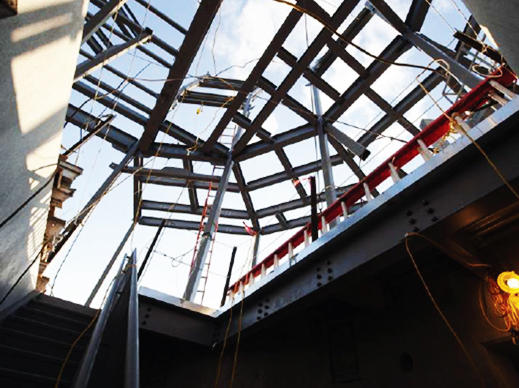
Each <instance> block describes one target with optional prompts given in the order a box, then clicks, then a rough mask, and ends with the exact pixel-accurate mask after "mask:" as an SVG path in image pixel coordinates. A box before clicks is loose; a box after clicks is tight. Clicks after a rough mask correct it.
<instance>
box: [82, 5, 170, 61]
mask: <svg viewBox="0 0 519 388" xmlns="http://www.w3.org/2000/svg"><path fill="white" fill-rule="evenodd" d="M90 1H91V3H92V4H94V5H96V6H97V7H102V6H103V3H102V2H101V1H100V0H90ZM114 21H115V23H116V24H117V25H118V26H119V28H120V29H121V31H122V32H123V34H124V36H125V37H127V38H126V39H130V38H131V35H132V34H129V33H128V32H127V31H125V30H126V29H125V28H124V27H125V26H128V27H129V28H130V29H131V30H132V31H133V32H134V34H133V35H134V36H135V37H138V36H139V35H141V34H142V33H144V31H145V29H144V28H142V26H141V25H140V24H139V23H137V22H135V21H133V20H131V19H129V18H128V17H127V16H126V15H125V14H123V13H121V12H119V13H118V14H117V17H116V18H114ZM105 26H106V27H108V28H109V29H110V31H111V32H112V33H114V35H115V32H116V30H115V29H114V28H113V27H112V26H110V25H108V24H105V25H103V27H105ZM117 32H118V31H117ZM117 35H118V36H119V37H120V38H122V36H120V35H119V33H118V34H117ZM126 39H124V40H126ZM151 43H153V44H155V45H156V46H157V47H159V48H161V49H162V50H164V51H165V52H167V53H168V54H170V55H171V56H173V57H175V56H177V55H178V51H177V50H176V49H174V48H173V47H171V46H170V45H169V44H167V43H166V42H164V41H163V40H162V39H160V38H159V37H157V36H155V35H153V36H152V37H151ZM152 54H154V53H152ZM153 56H154V57H155V55H153ZM155 58H157V57H155ZM155 58H154V59H155ZM158 58H160V56H159V57H158Z"/></svg>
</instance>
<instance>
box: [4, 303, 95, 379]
mask: <svg viewBox="0 0 519 388" xmlns="http://www.w3.org/2000/svg"><path fill="white" fill-rule="evenodd" d="M96 312H97V310H94V309H90V308H87V307H83V306H80V305H76V304H74V303H71V302H67V301H64V300H61V299H57V298H53V297H50V296H47V295H38V296H36V297H35V298H33V299H32V300H31V301H30V302H29V303H27V304H26V305H25V306H23V307H21V308H19V309H18V310H16V311H15V312H14V313H12V314H11V315H9V316H8V317H7V318H5V319H4V320H3V321H1V322H0V387H2V388H11V387H13V388H14V387H16V388H25V387H31V388H39V387H55V386H56V381H57V377H58V375H59V372H60V369H61V367H62V365H63V361H64V360H65V357H66V356H67V353H68V352H69V349H70V347H71V346H72V343H73V342H74V341H75V340H76V339H77V338H78V337H79V335H80V334H81V333H82V332H83V330H85V328H86V327H87V326H88V325H89V323H90V322H91V321H92V320H93V319H94V317H95V314H96ZM91 331H92V329H91V328H90V329H89V330H88V332H86V333H85V335H84V336H83V337H82V338H81V340H80V341H79V342H78V343H77V344H76V346H75V348H74V350H73V351H72V353H71V355H70V358H69V360H68V362H67V364H66V366H65V369H64V372H63V375H62V377H61V381H60V384H59V387H63V388H65V387H70V386H71V385H72V381H73V379H74V376H75V374H76V370H77V367H78V365H79V362H80V360H81V357H82V355H83V353H84V351H85V347H86V345H87V344H88V340H89V338H90V332H91Z"/></svg>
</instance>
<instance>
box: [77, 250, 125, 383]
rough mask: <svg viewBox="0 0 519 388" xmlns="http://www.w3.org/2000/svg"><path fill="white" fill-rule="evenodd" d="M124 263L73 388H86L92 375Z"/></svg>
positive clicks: (96, 326)
mask: <svg viewBox="0 0 519 388" xmlns="http://www.w3.org/2000/svg"><path fill="white" fill-rule="evenodd" d="M125 263H126V258H125V259H123V261H122V263H121V267H120V269H119V272H118V275H117V277H116V278H115V280H114V282H113V284H112V288H111V289H110V293H109V294H108V297H107V298H106V302H105V304H104V306H103V307H102V310H101V314H100V315H99V319H98V321H97V323H96V325H95V328H94V332H93V333H92V338H91V339H90V342H89V343H88V347H87V350H86V352H85V356H84V357H83V359H82V360H81V365H80V367H79V371H78V373H77V375H76V379H75V381H74V388H86V387H87V386H88V382H89V380H90V375H91V374H92V369H93V368H94V363H95V359H96V355H97V351H98V350H99V345H100V344H101V339H102V337H103V332H104V329H105V326H106V323H107V322H108V318H109V317H110V313H111V311H112V309H113V306H114V305H115V302H116V300H117V296H118V295H117V294H118V292H119V289H120V287H121V284H122V281H123V279H124V278H125V274H124V272H123V269H124V265H125Z"/></svg>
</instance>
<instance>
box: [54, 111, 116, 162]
mask: <svg viewBox="0 0 519 388" xmlns="http://www.w3.org/2000/svg"><path fill="white" fill-rule="evenodd" d="M114 118H115V116H114V115H109V116H108V117H107V118H106V119H104V120H100V121H98V122H97V123H94V122H92V123H89V124H87V127H90V126H91V127H92V128H91V129H90V128H88V129H87V128H83V127H81V129H86V130H87V131H88V134H86V135H85V136H82V137H81V140H79V141H78V142H76V143H74V144H73V145H72V146H71V147H70V148H69V149H67V150H66V151H65V152H64V153H63V156H65V157H68V156H70V155H71V154H73V153H74V152H76V151H77V150H78V149H79V148H81V147H82V146H83V145H84V144H86V143H87V142H88V141H89V140H90V139H91V138H92V137H94V136H95V135H98V134H99V132H101V131H102V130H103V129H105V128H106V127H107V126H109V125H110V124H111V123H112V121H113V120H114Z"/></svg>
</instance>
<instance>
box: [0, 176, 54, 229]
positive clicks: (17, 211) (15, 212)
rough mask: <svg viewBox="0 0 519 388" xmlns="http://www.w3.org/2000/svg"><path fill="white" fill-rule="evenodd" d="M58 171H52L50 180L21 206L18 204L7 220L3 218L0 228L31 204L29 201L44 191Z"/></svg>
mask: <svg viewBox="0 0 519 388" xmlns="http://www.w3.org/2000/svg"><path fill="white" fill-rule="evenodd" d="M57 172H58V170H55V171H54V172H53V173H52V175H51V176H50V178H49V180H48V181H47V182H45V184H44V185H43V186H41V187H40V188H39V189H38V190H36V191H35V192H34V193H33V194H32V195H31V196H30V197H29V198H27V199H26V200H25V201H24V202H23V203H22V204H21V205H20V206H18V208H17V209H16V210H15V211H14V212H12V213H11V214H10V215H9V216H8V217H7V218H6V219H5V220H3V221H2V222H1V223H0V229H2V228H3V227H4V226H5V225H6V224H7V223H8V222H9V221H11V220H12V219H13V218H14V217H15V216H16V215H17V214H18V213H19V212H20V211H21V210H22V209H23V208H24V207H25V206H27V205H28V204H29V202H31V201H32V200H33V199H34V198H35V197H37V196H38V194H40V193H41V192H42V191H43V189H44V188H45V187H47V186H48V185H49V183H50V182H52V181H53V179H54V177H55V176H56V173H57Z"/></svg>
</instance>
